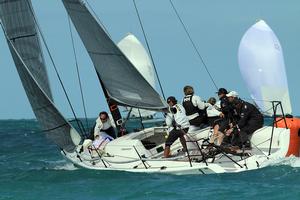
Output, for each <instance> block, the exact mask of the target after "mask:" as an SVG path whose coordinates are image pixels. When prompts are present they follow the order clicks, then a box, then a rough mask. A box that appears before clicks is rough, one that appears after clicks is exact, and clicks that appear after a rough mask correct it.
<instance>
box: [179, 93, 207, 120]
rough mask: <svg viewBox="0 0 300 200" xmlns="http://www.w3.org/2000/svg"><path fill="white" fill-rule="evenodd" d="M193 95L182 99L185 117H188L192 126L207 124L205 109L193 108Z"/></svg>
mask: <svg viewBox="0 0 300 200" xmlns="http://www.w3.org/2000/svg"><path fill="white" fill-rule="evenodd" d="M192 98H193V95H187V96H185V97H184V98H183V103H182V105H183V107H184V109H185V113H186V116H187V117H188V119H189V121H190V124H191V125H194V126H200V125H201V124H206V123H207V113H206V109H207V108H204V109H203V110H201V109H199V108H198V106H194V104H193V101H192Z"/></svg>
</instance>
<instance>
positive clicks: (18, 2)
mask: <svg viewBox="0 0 300 200" xmlns="http://www.w3.org/2000/svg"><path fill="white" fill-rule="evenodd" d="M30 9H32V8H31V2H30V1H27V0H26V1H24V0H15V1H1V3H0V13H1V14H0V18H1V21H2V24H3V29H4V34H5V36H6V39H7V43H8V46H9V49H10V52H11V54H12V57H13V60H14V62H15V66H16V68H17V71H18V73H19V76H20V79H21V81H22V85H23V87H24V89H25V92H26V95H27V97H28V99H29V102H30V104H31V107H32V109H33V112H34V114H35V116H36V118H37V120H38V121H39V123H40V125H41V128H42V129H43V130H45V131H46V135H47V137H48V138H49V139H51V140H52V141H53V142H54V143H55V144H57V145H58V146H59V148H61V149H63V150H65V151H68V152H72V151H74V150H75V148H76V145H77V144H78V141H80V135H79V134H78V133H77V132H76V130H75V129H74V128H73V127H72V126H71V125H70V124H69V123H68V121H67V120H66V119H65V118H64V117H63V116H62V115H61V114H60V112H59V111H58V109H57V108H56V107H55V105H54V103H53V100H52V94H51V90H50V85H49V81H48V76H47V71H46V67H45V63H44V58H43V55H42V50H41V46H40V41H39V38H38V34H37V30H36V27H35V23H34V18H33V16H32V11H31V10H30ZM24 27H25V28H24ZM27 36H28V37H27Z"/></svg>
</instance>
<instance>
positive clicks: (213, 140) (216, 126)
mask: <svg viewBox="0 0 300 200" xmlns="http://www.w3.org/2000/svg"><path fill="white" fill-rule="evenodd" d="M219 128H220V126H219V125H218V124H216V125H215V126H214V132H213V134H212V136H211V137H210V140H209V143H211V144H212V143H214V142H215V140H216V139H217V138H218V135H219Z"/></svg>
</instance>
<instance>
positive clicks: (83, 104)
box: [67, 16, 89, 127]
mask: <svg viewBox="0 0 300 200" xmlns="http://www.w3.org/2000/svg"><path fill="white" fill-rule="evenodd" d="M67 17H68V22H69V30H70V35H71V41H72V47H73V54H74V59H75V64H76V71H77V78H78V83H79V88H80V94H81V101H82V106H83V111H84V116H85V123H86V126H87V127H89V123H88V119H87V114H86V106H85V100H84V96H83V90H82V84H81V79H80V74H79V67H78V60H77V55H76V49H75V44H74V37H73V32H72V27H71V21H70V17H69V16H67Z"/></svg>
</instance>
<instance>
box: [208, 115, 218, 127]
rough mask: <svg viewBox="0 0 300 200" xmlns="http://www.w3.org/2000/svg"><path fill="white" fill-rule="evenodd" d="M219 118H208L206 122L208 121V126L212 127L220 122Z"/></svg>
mask: <svg viewBox="0 0 300 200" xmlns="http://www.w3.org/2000/svg"><path fill="white" fill-rule="evenodd" d="M220 119H221V118H220V117H219V116H216V117H208V118H207V121H208V125H209V126H211V127H214V126H215V125H216V123H217V122H218V121H219V120H220Z"/></svg>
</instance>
